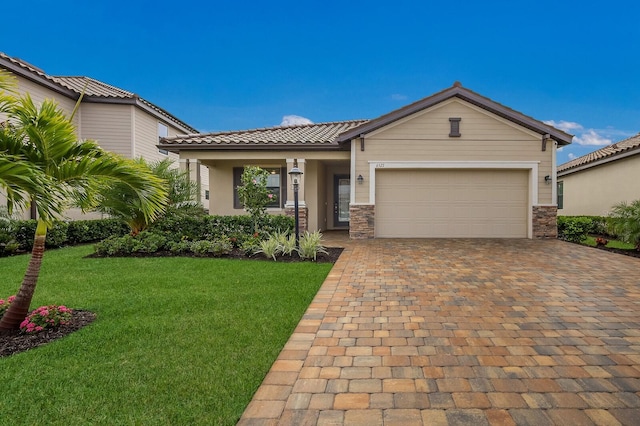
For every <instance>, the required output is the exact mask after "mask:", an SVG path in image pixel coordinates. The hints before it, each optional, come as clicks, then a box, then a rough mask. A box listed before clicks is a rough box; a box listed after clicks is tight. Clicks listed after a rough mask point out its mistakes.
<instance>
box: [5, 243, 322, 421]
mask: <svg viewBox="0 0 640 426" xmlns="http://www.w3.org/2000/svg"><path fill="white" fill-rule="evenodd" d="M92 251H93V250H92V247H90V246H82V247H73V248H65V249H60V250H52V251H47V252H46V253H45V256H44V262H43V266H42V271H41V274H40V280H39V283H38V288H37V290H36V296H35V298H34V300H33V303H32V308H36V307H38V306H40V305H45V304H64V305H67V306H69V307H70V308H74V309H84V310H90V311H93V312H95V313H96V314H97V319H96V321H95V322H94V323H92V324H91V325H89V326H88V327H85V328H83V329H81V330H80V331H77V332H75V333H73V334H71V335H69V336H68V337H65V338H63V339H61V340H58V341H54V342H52V343H49V344H47V345H45V346H43V347H40V348H37V349H34V350H31V351H27V352H23V353H20V354H17V355H13V356H10V357H6V358H0V383H1V384H2V386H1V388H2V390H1V391H0V413H2V415H1V416H2V419H3V422H6V424H12V425H31V424H44V423H46V424H65V425H66V424H105V425H107V424H108V425H112V424H194V425H195V424H202V425H214V424H215V425H232V424H235V423H236V422H237V421H238V419H239V417H240V415H241V414H242V411H243V410H244V408H245V406H246V405H247V404H248V403H249V401H250V400H251V397H252V396H253V393H254V392H255V390H256V389H257V387H258V386H259V384H260V382H261V381H262V379H263V378H264V376H265V374H266V373H267V371H268V370H269V368H270V366H271V364H272V363H273V361H274V360H275V359H276V357H277V355H278V353H279V352H280V350H281V349H282V347H283V346H284V344H285V342H286V341H287V339H288V338H289V336H290V335H291V333H292V331H293V329H294V328H295V326H296V324H297V323H298V321H299V319H300V317H301V316H302V314H303V313H304V311H305V310H306V308H307V306H308V305H309V303H310V302H311V300H312V299H313V297H314V295H315V294H316V292H317V290H318V288H319V287H320V285H321V284H322V282H323V280H324V278H325V277H326V275H327V273H328V272H329V270H330V269H331V266H332V265H331V264H314V263H310V262H309V263H307V262H305V263H277V262H264V261H241V260H229V259H197V258H104V259H84V258H83V257H84V256H86V255H88V254H90V253H92ZM27 261H28V257H27V256H17V257H10V258H2V259H0V270H1V271H2V280H1V281H0V298H2V297H6V296H9V295H11V294H14V293H15V292H16V291H17V289H18V287H19V284H20V280H21V279H22V274H23V273H24V271H25V269H26V264H27Z"/></svg>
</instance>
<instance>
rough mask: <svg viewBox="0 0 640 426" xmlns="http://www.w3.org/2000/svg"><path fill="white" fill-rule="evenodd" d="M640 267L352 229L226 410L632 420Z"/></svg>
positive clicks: (435, 418) (249, 419)
mask: <svg viewBox="0 0 640 426" xmlns="http://www.w3.org/2000/svg"><path fill="white" fill-rule="evenodd" d="M639 271H640V259H635V258H630V257H625V256H621V255H616V254H611V253H607V252H604V251H600V250H597V249H592V248H588V247H581V246H577V245H574V244H570V243H565V242H561V241H556V240H551V241H532V240H375V241H367V242H362V243H352V244H351V245H350V248H348V249H347V250H345V252H344V253H343V255H342V256H341V258H340V260H339V261H338V263H336V265H335V267H334V268H333V269H332V271H331V273H330V274H329V276H328V277H327V280H326V281H325V283H324V284H323V286H322V288H321V290H320V292H319V293H318V295H317V296H316V298H315V299H314V301H313V303H312V304H311V306H310V307H309V309H308V311H307V312H306V314H305V316H304V317H303V319H302V320H301V321H300V324H299V325H298V327H297V328H296V330H295V332H294V334H293V335H292V336H291V339H290V340H289V342H288V343H287V344H286V346H285V348H284V350H283V351H282V353H281V354H280V356H279V358H278V360H277V361H276V362H275V363H274V365H273V366H272V368H271V370H270V372H269V373H268V374H267V376H266V377H265V379H264V382H263V384H262V385H261V387H260V388H259V389H258V391H257V392H256V394H255V396H254V398H253V400H252V402H251V403H250V404H249V406H248V407H247V409H246V411H245V413H244V415H243V417H242V419H241V420H240V422H239V424H240V425H253V424H269V425H271V424H273V425H276V424H284V425H301V424H310V425H312V424H318V425H342V424H349V425H351V424H353V425H355V424H366V425H367V426H373V425H382V424H384V425H413V424H415V425H421V424H425V425H430V424H434V425H436V424H457V425H466V424H468V425H474V426H479V425H485V424H500V425H509V424H520V425H547V424H549V425H551V424H557V425H581V424H603V425H615V424H625V425H631V424H636V425H637V424H640V278H638V272H639Z"/></svg>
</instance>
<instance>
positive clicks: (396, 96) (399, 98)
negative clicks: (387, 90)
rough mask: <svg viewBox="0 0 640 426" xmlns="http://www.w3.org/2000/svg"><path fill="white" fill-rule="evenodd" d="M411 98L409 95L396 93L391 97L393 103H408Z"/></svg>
mask: <svg viewBox="0 0 640 426" xmlns="http://www.w3.org/2000/svg"><path fill="white" fill-rule="evenodd" d="M408 98H409V97H408V96H407V95H401V94H400V93H394V94H393V95H391V100H392V101H406V100H407V99H408Z"/></svg>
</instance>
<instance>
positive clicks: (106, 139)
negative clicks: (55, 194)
mask: <svg viewBox="0 0 640 426" xmlns="http://www.w3.org/2000/svg"><path fill="white" fill-rule="evenodd" d="M0 69H3V70H6V71H8V72H9V73H11V74H12V75H13V76H14V77H15V79H16V82H17V89H18V92H19V93H20V94H24V93H29V95H30V96H31V98H32V99H33V100H34V101H35V102H36V103H39V102H42V101H43V100H44V99H54V100H55V101H56V102H57V103H58V104H59V106H60V108H62V109H63V110H64V111H65V112H66V113H67V114H68V115H69V116H70V115H71V113H72V111H73V109H74V107H75V105H76V102H77V101H78V99H79V98H80V95H81V93H83V92H84V96H83V97H82V102H81V103H80V106H79V109H78V111H77V112H76V115H75V116H74V124H75V126H76V129H77V132H78V137H79V138H80V139H93V140H95V141H97V142H98V143H99V145H100V146H101V147H102V148H103V149H105V150H108V151H112V152H115V153H117V154H120V155H122V156H124V157H127V158H138V157H143V158H144V159H145V160H148V161H157V160H162V159H165V158H171V159H173V160H175V164H176V167H178V166H179V165H180V166H181V167H183V168H188V169H189V170H190V172H191V175H192V179H193V180H197V181H198V182H200V184H201V188H200V189H201V190H200V199H199V200H198V201H201V202H202V204H203V205H204V207H205V208H208V207H209V202H208V199H207V198H208V191H209V188H208V184H209V176H208V171H207V169H206V167H203V166H201V165H200V164H198V163H197V162H193V163H191V162H188V160H183V161H182V162H181V163H178V161H179V160H180V159H179V157H178V155H176V154H172V153H169V152H167V151H162V150H159V149H158V147H157V144H158V139H159V138H160V137H164V136H175V135H179V134H188V133H194V132H196V129H194V128H193V127H191V126H189V125H188V124H187V123H185V122H183V121H181V120H180V119H178V118H177V117H175V116H174V115H172V114H170V113H169V112H167V111H165V110H164V109H162V108H160V107H158V106H157V105H154V104H153V103H151V102H149V101H147V100H145V99H143V98H141V97H139V96H138V95H136V94H135V93H132V92H129V91H126V90H123V89H119V88H117V87H114V86H111V85H109V84H106V83H103V82H101V81H98V80H95V79H92V78H89V77H60V76H51V75H48V74H46V73H45V72H44V71H43V70H41V69H38V68H36V67H35V66H33V65H31V64H29V63H27V62H24V61H22V60H20V59H17V58H12V57H10V56H8V55H5V54H4V53H1V52H0ZM0 203H2V204H6V199H4V198H3V196H2V194H0ZM31 214H35V212H25V217H30V215H31ZM68 216H69V217H71V218H76V217H80V216H79V215H78V212H77V211H75V210H70V211H69V212H68Z"/></svg>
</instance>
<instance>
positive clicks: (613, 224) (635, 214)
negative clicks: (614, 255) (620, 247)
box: [607, 200, 640, 250]
mask: <svg viewBox="0 0 640 426" xmlns="http://www.w3.org/2000/svg"><path fill="white" fill-rule="evenodd" d="M607 222H608V227H609V232H610V233H611V234H613V235H615V236H617V237H618V238H620V239H621V240H622V241H624V242H625V243H629V244H633V245H635V246H636V249H637V250H640V200H635V201H632V202H630V203H626V202H622V203H619V204H616V205H615V206H613V208H612V209H611V212H610V213H609V218H608V219H607Z"/></svg>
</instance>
